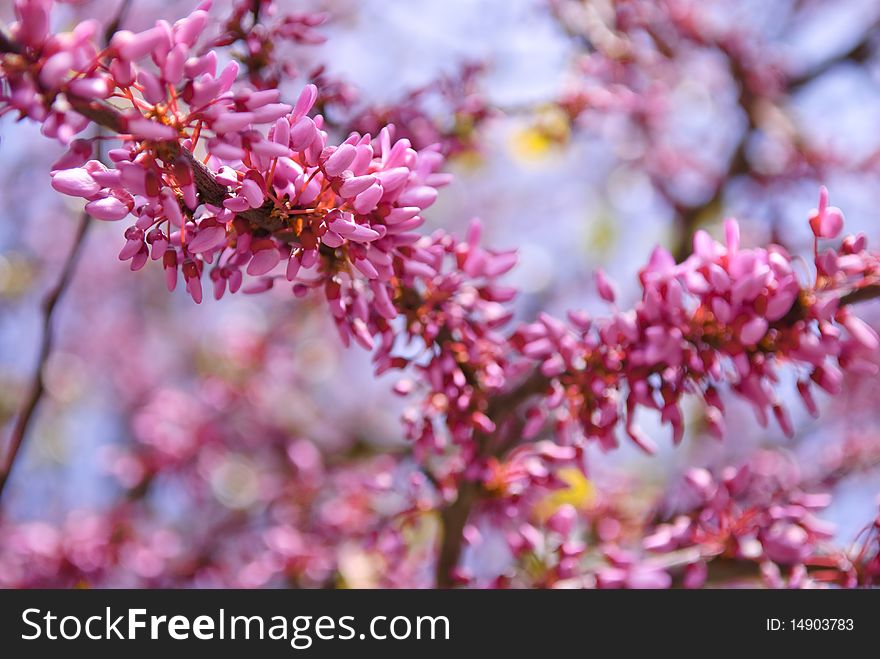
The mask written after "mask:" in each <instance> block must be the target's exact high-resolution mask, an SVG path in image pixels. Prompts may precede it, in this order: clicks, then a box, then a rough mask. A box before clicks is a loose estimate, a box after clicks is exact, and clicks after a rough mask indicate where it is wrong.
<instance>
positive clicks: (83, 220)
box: [0, 0, 132, 499]
mask: <svg viewBox="0 0 880 659" xmlns="http://www.w3.org/2000/svg"><path fill="white" fill-rule="evenodd" d="M131 2H132V0H123V1H122V4H121V5H120V6H119V10H118V11H117V12H116V15H115V16H114V18H113V19H112V20H111V21H110V23H109V24H108V25H107V27H106V29H105V31H104V42H105V43H110V39H111V38H112V37H113V34H114V33H115V32H116V31H117V30H118V29H119V26H120V25H121V24H122V22H123V21H124V20H125V16H126V15H127V14H128V10H129V9H130V7H131ZM23 52H24V49H23V48H21V46H20V45H19V44H17V43H15V41H13V40H12V38H11V37H10V36H9V35H8V33H7V31H6V29H5V26H3V25H0V53H13V54H16V55H18V54H21V53H23ZM76 100H77V102H78V103H79V104H80V105H82V106H85V105H91V104H90V103H88V101H85V100H82V99H76ZM107 108H109V110H106V111H105V110H104V109H103V108H100V107H97V106H96V107H95V108H94V110H95V114H96V116H99V117H100V118H101V119H102V120H103V121H106V122H108V123H110V124H114V122H116V124H114V125H115V126H116V127H117V128H118V127H119V126H121V125H122V123H121V122H120V121H119V115H118V112H116V113H115V114H114V113H112V112H110V110H113V108H112V106H109V105H108V106H107ZM95 123H97V124H98V125H103V123H102V121H96V122H95ZM113 130H116V128H113ZM117 132H118V130H117ZM90 224H91V217H90V216H89V214H88V213H86V212H83V213H82V215H81V216H80V220H79V224H78V226H77V229H76V233H75V234H74V238H73V243H72V244H71V246H70V251H69V252H68V254H67V259H66V260H65V261H64V265H63V266H62V268H61V273H60V274H59V275H58V280H57V282H56V283H55V285H54V286H53V287H52V288H51V289H50V290H49V292H48V293H47V294H46V298H45V299H44V300H43V327H42V339H41V340H40V351H39V355H38V357H37V365H36V368H35V369H34V373H33V375H32V377H31V383H30V387H29V388H28V394H27V396H26V397H25V399H24V402H23V403H22V406H21V409H20V410H19V413H18V416H17V418H16V420H15V423H14V425H13V427H12V434H11V435H10V437H9V444H8V447H7V449H6V456H5V457H4V458H3V462H2V465H0V499H2V497H3V492H4V490H5V489H6V484H7V483H8V482H9V476H10V474H11V473H12V468H13V466H14V465H15V461H16V458H17V457H18V455H19V452H20V451H21V447H22V444H23V443H24V439H25V437H26V436H27V433H28V429H29V428H30V424H31V422H32V421H33V419H34V415H35V414H36V411H37V407H39V404H40V400H41V399H42V397H43V393H44V391H45V389H46V386H45V380H44V371H45V370H46V364H47V363H48V361H49V357H50V355H51V354H52V345H53V343H54V333H53V328H52V325H53V320H54V317H55V309H56V308H57V306H58V303H59V302H60V300H61V298H62V296H63V295H64V293H65V291H66V290H67V288H68V286H69V285H70V282H71V280H72V279H73V276H74V273H75V271H76V265H77V263H78V261H79V256H80V254H81V252H82V247H83V244H84V242H85V238H86V234H87V232H88V229H89V226H90Z"/></svg>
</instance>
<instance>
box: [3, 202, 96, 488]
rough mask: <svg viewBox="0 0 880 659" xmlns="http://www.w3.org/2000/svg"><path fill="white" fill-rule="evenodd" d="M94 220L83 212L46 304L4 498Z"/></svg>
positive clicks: (6, 469)
mask: <svg viewBox="0 0 880 659" xmlns="http://www.w3.org/2000/svg"><path fill="white" fill-rule="evenodd" d="M90 221H91V218H90V217H89V215H88V213H83V214H82V216H81V217H80V220H79V226H78V227H77V230H76V234H75V235H74V238H73V244H72V245H71V247H70V252H69V253H68V255H67V259H66V261H65V262H64V266H63V267H62V269H61V273H60V274H59V276H58V281H57V282H56V283H55V286H53V287H52V288H51V289H50V290H49V292H48V293H47V295H46V299H45V300H44V301H43V330H42V331H43V338H42V341H41V343H40V353H39V356H38V357H37V367H36V369H35V370H34V374H33V377H32V379H31V384H30V387H29V391H28V394H27V396H26V397H25V400H24V403H23V404H22V406H21V410H20V411H19V413H18V417H17V419H16V421H15V425H14V426H13V428H12V434H11V435H10V437H9V444H8V448H7V450H6V456H5V458H4V459H3V464H2V467H0V497H2V496H3V490H4V489H5V487H6V483H7V482H8V481H9V475H10V473H11V472H12V467H13V466H14V464H15V459H16V457H17V456H18V453H19V450H20V449H21V445H22V443H23V442H24V438H25V437H26V436H27V432H28V428H29V426H30V424H31V421H32V420H33V418H34V414H35V412H36V410H37V407H38V405H39V403H40V399H41V398H42V397H43V392H44V391H45V380H44V371H45V369H46V363H47V362H48V360H49V356H50V355H51V354H52V344H53V338H54V336H53V331H52V324H53V319H54V316H55V309H56V307H57V306H58V302H59V301H60V300H61V297H62V296H63V295H64V292H65V291H66V290H67V287H68V285H69V284H70V281H71V279H72V278H73V274H74V271H75V269H76V264H77V261H78V259H79V255H80V252H81V251H82V246H83V243H84V241H85V237H86V232H87V231H88V228H89V224H90Z"/></svg>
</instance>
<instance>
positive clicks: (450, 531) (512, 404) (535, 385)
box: [435, 284, 880, 588]
mask: <svg viewBox="0 0 880 659" xmlns="http://www.w3.org/2000/svg"><path fill="white" fill-rule="evenodd" d="M876 298H880V284H871V285H869V286H864V287H862V288H859V289H856V290H854V291H853V292H851V293H848V294H847V295H844V296H843V297H841V299H840V303H841V304H844V305H848V304H855V303H858V302H865V301H868V300H873V299H876ZM549 384H550V380H549V378H547V377H546V376H545V375H544V374H542V373H541V371H540V370H539V369H535V370H534V371H533V372H532V374H531V375H529V376H528V377H527V378H526V379H524V380H523V381H522V382H520V383H519V384H517V385H516V386H515V387H513V388H512V389H510V390H508V391H506V392H503V393H501V394H499V395H497V396H495V397H494V398H492V399H491V401H490V403H489V406H488V408H487V410H486V415H487V416H488V417H489V418H490V419H492V420H493V421H494V422H495V424H496V427H497V429H498V430H497V431H496V433H495V435H493V436H491V437H484V438H482V439H481V445H482V446H483V447H493V445H494V450H490V451H489V453H490V454H491V455H494V456H495V457H499V458H500V457H503V456H504V455H505V454H507V453H508V452H509V451H510V450H511V449H513V448H515V447H516V446H517V445H518V440H519V433H520V432H521V429H522V426H521V425H518V424H513V428H512V429H511V428H507V427H506V426H505V424H506V423H507V422H508V421H509V420H510V419H511V418H516V417H517V416H518V415H517V412H518V410H519V408H520V407H521V406H522V405H523V404H524V403H526V402H527V401H528V400H530V399H531V398H533V397H534V396H537V395H540V394H541V393H542V392H543V391H546V389H547V387H548V386H549ZM505 430H507V431H508V434H509V436H508V438H507V441H502V442H500V443H496V442H495V441H494V440H496V439H498V437H497V435H499V434H500V433H502V432H504V431H505ZM482 494H483V492H482V489H481V488H480V485H479V483H477V482H474V481H463V482H462V483H461V485H460V486H459V491H458V496H457V497H456V499H455V500H453V501H452V502H451V503H449V504H447V505H446V506H444V507H443V508H442V509H441V511H440V521H441V525H442V529H441V534H442V535H441V540H440V552H439V555H438V559H437V566H436V575H435V580H436V585H437V587H438V588H449V587H451V586H453V585H455V579H454V571H455V568H456V566H457V565H458V560H459V558H460V557H461V550H462V543H463V541H464V538H463V535H462V532H463V531H464V527H465V526H466V525H467V521H468V518H469V517H470V514H471V512H472V510H473V508H474V506H475V505H476V504H477V503H478V502H479V500H480V497H481V496H482Z"/></svg>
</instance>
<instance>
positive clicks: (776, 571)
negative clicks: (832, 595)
mask: <svg viewBox="0 0 880 659" xmlns="http://www.w3.org/2000/svg"><path fill="white" fill-rule="evenodd" d="M805 475H806V474H804V473H802V472H801V470H800V469H799V468H798V467H797V465H796V463H795V462H794V461H793V460H792V458H791V457H790V456H788V455H786V454H785V453H783V452H782V451H778V450H762V451H759V452H757V453H756V454H755V455H754V456H753V457H752V458H751V459H750V460H749V461H748V462H747V463H745V464H741V465H738V466H726V467H723V468H722V469H719V470H712V471H710V470H708V469H705V468H691V469H688V470H687V472H686V474H685V476H684V479H683V480H682V482H681V484H676V485H673V486H672V487H670V488H669V489H668V490H667V491H666V492H665V494H664V495H663V497H662V498H661V499H660V500H659V501H656V502H653V503H650V505H648V507H647V508H645V506H646V505H647V504H646V503H645V502H640V501H638V500H634V499H633V495H632V491H631V489H629V488H628V487H626V486H625V485H624V484H623V483H617V484H615V485H611V486H610V487H607V488H606V489H605V490H604V491H599V492H598V493H597V494H596V495H595V497H594V498H593V499H592V500H591V501H590V502H589V503H588V504H587V505H586V507H584V506H580V509H578V508H576V507H575V506H574V505H572V504H563V505H561V506H559V507H558V508H557V509H556V510H555V512H554V513H553V514H552V515H550V516H549V517H541V516H540V515H538V514H537V513H536V510H538V508H537V507H536V506H535V504H536V503H538V502H540V497H539V498H537V499H535V498H532V499H531V501H530V503H529V504H528V505H525V506H522V507H520V508H519V509H518V510H517V511H516V513H515V514H506V515H502V516H501V517H499V515H500V508H499V506H500V505H501V504H499V503H497V502H495V503H493V502H492V501H491V500H489V501H488V502H487V503H485V504H484V506H483V508H481V510H480V514H481V516H483V517H485V516H487V515H488V516H492V517H495V518H496V523H498V524H500V525H501V526H506V527H509V528H510V529H511V530H510V531H509V532H508V542H509V545H510V548H511V552H512V554H513V556H514V558H515V560H516V561H517V563H518V565H519V567H518V568H516V569H513V570H511V571H510V572H507V573H504V574H501V575H499V576H498V577H496V578H494V579H492V580H491V582H490V583H487V584H486V585H493V586H495V587H518V586H522V585H523V584H522V582H521V579H522V575H523V574H524V573H529V574H530V575H531V577H532V578H533V579H534V580H535V581H534V583H535V584H537V585H539V586H541V587H553V588H571V587H596V588H668V587H671V586H679V587H685V588H700V587H703V586H704V585H710V586H713V587H723V586H736V585H740V586H743V585H745V586H749V585H751V586H755V585H765V586H767V587H771V588H814V587H820V586H824V585H833V586H841V587H854V586H856V585H870V584H876V579H877V573H876V552H877V545H876V543H877V531H876V524H873V525H870V526H869V527H867V528H866V529H865V530H864V531H863V533H862V536H863V537H864V539H863V541H862V544H861V546H856V547H854V548H853V549H852V550H851V551H849V552H846V551H842V550H840V549H838V548H836V547H835V545H834V543H833V541H832V538H833V535H834V528H833V526H832V525H830V524H829V523H827V522H826V521H824V520H823V519H821V517H820V514H821V512H822V511H823V509H825V508H826V507H827V506H828V505H829V504H830V502H831V495H830V494H828V493H826V492H816V491H814V490H811V489H805V487H809V486H806V485H805V484H804V481H803V478H804V476H805ZM504 505H505V506H506V505H510V504H504Z"/></svg>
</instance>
